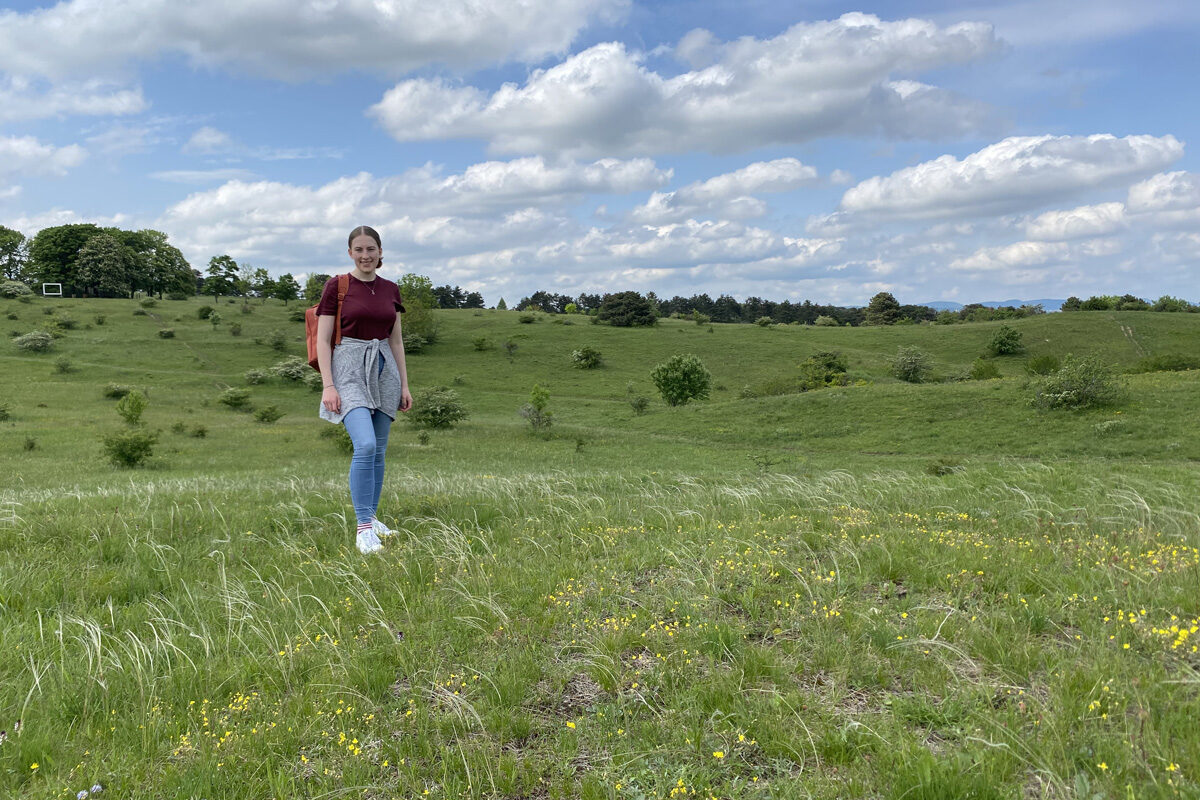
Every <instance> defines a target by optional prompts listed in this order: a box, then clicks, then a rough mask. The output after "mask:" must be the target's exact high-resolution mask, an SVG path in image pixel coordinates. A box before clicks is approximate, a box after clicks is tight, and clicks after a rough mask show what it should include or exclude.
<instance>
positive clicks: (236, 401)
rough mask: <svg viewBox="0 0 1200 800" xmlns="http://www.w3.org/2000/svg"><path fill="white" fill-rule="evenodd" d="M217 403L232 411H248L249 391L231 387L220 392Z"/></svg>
mask: <svg viewBox="0 0 1200 800" xmlns="http://www.w3.org/2000/svg"><path fill="white" fill-rule="evenodd" d="M217 402H219V403H221V404H223V405H227V406H229V407H230V408H232V409H233V410H234V411H249V410H250V390H249V389H239V388H236V387H231V388H229V389H226V390H225V391H223V392H221V394H220V396H218V397H217Z"/></svg>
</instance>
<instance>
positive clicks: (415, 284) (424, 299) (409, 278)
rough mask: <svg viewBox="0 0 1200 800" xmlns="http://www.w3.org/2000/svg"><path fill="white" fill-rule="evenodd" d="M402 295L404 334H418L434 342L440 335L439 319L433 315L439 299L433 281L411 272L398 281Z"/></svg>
mask: <svg viewBox="0 0 1200 800" xmlns="http://www.w3.org/2000/svg"><path fill="white" fill-rule="evenodd" d="M398 284H399V286H400V297H401V299H402V300H404V320H403V323H402V325H403V327H402V330H403V331H404V335H405V336H406V337H408V336H418V337H420V338H421V339H422V340H424V342H428V343H433V342H436V341H437V337H438V321H437V318H436V317H435V316H434V315H433V310H432V309H434V308H436V307H437V300H436V299H435V298H434V294H433V281H431V280H429V278H427V277H425V276H424V275H417V274H415V273H412V272H409V273H407V274H406V275H404V276H403V277H401V278H400V280H399V281H398Z"/></svg>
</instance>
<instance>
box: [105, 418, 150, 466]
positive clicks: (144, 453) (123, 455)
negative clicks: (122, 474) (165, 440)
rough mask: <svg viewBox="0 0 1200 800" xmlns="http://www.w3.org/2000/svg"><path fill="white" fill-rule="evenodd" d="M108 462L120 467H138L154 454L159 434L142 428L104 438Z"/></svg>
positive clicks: (130, 429) (127, 430)
mask: <svg viewBox="0 0 1200 800" xmlns="http://www.w3.org/2000/svg"><path fill="white" fill-rule="evenodd" d="M100 441H101V442H102V443H103V445H104V452H105V453H106V454H107V455H108V460H109V461H111V462H112V463H113V464H115V465H116V466H118V467H136V466H138V465H139V464H141V463H142V462H144V461H145V460H146V459H147V458H149V457H150V456H151V454H152V453H153V452H154V443H155V442H157V441H158V434H156V433H150V432H149V431H146V430H142V429H141V428H129V429H126V430H123V431H119V432H117V433H113V434H109V435H107V436H104V437H103V438H102V439H101V440H100Z"/></svg>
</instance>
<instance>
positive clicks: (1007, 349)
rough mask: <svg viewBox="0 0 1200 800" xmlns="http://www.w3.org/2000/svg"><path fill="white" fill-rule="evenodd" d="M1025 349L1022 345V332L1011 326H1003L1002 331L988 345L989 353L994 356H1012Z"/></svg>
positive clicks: (997, 332)
mask: <svg viewBox="0 0 1200 800" xmlns="http://www.w3.org/2000/svg"><path fill="white" fill-rule="evenodd" d="M1024 349H1025V346H1024V345H1023V344H1021V332H1020V331H1019V330H1017V329H1016V328H1014V327H1012V326H1011V325H1001V326H1000V330H998V331H996V335H995V336H993V337H992V341H991V342H989V343H988V352H989V353H991V354H992V355H994V356H1011V355H1015V354H1017V353H1019V352H1021V351H1022V350H1024Z"/></svg>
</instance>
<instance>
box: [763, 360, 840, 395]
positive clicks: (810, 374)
mask: <svg viewBox="0 0 1200 800" xmlns="http://www.w3.org/2000/svg"><path fill="white" fill-rule="evenodd" d="M845 385H846V359H845V358H844V357H843V356H842V354H841V353H838V352H837V351H834V350H821V351H818V352H816V353H813V354H812V355H811V356H809V357H808V358H807V359H805V360H804V361H802V362H800V386H799V388H800V391H802V392H808V391H812V390H813V389H824V388H825V387H826V386H845ZM775 394H781V393H780V392H776V393H775Z"/></svg>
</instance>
